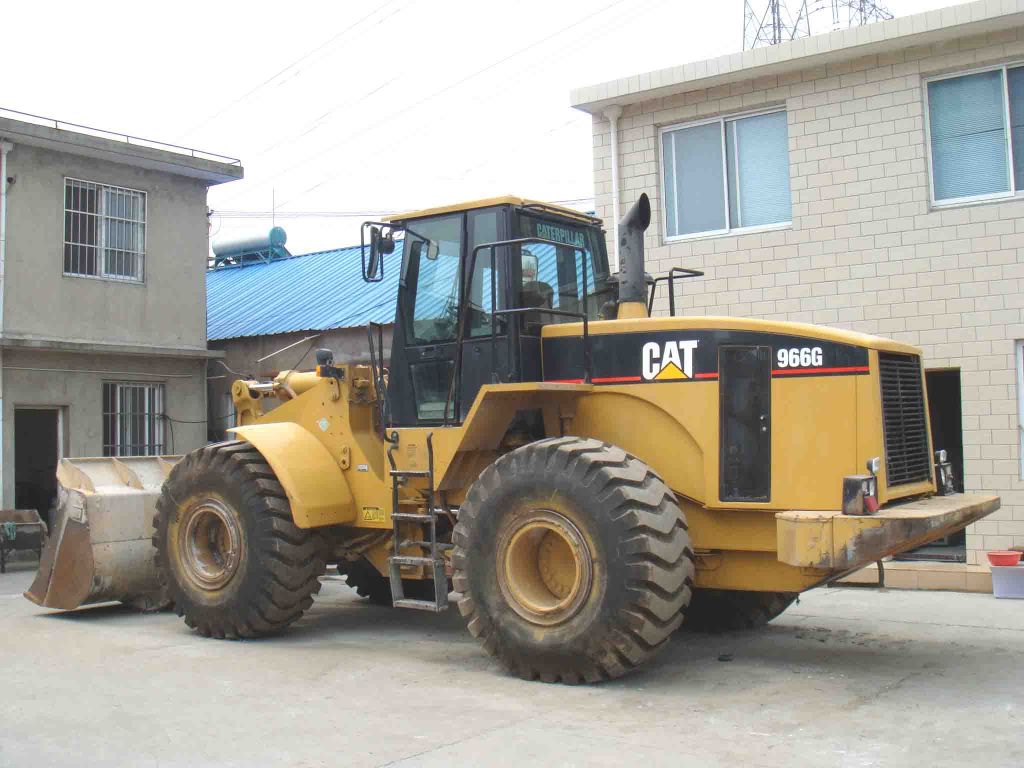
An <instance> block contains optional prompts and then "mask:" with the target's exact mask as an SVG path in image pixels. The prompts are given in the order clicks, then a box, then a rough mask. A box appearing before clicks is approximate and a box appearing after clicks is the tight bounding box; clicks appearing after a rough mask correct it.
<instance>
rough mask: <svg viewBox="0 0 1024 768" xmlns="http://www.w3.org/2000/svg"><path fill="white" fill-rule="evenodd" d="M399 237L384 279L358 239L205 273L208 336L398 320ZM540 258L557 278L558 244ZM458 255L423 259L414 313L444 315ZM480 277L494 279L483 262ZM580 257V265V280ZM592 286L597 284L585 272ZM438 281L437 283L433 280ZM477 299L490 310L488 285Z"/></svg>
mask: <svg viewBox="0 0 1024 768" xmlns="http://www.w3.org/2000/svg"><path fill="white" fill-rule="evenodd" d="M402 246H403V242H402V241H401V240H396V241H395V252H394V253H393V254H389V255H387V256H385V257H384V259H385V262H384V279H383V280H381V281H380V282H377V283H367V282H365V281H364V280H363V278H362V272H361V270H362V263H361V260H360V258H359V246H352V247H349V248H337V249H335V250H332V251H318V252H317V253H308V254H305V255H302V256H292V257H290V258H284V259H277V260H274V261H271V262H262V263H249V264H241V265H235V266H226V267H219V268H217V269H212V270H209V271H207V273H206V335H207V338H208V339H209V340H210V341H219V340H221V339H235V338H240V337H245V336H268V335H272V334H276V333H290V332H294V331H328V330H332V329H334V328H356V327H361V326H365V325H366V324H367V323H370V322H374V323H391V322H394V320H395V303H396V300H397V297H398V275H399V272H400V270H401V264H402ZM529 250H530V252H532V253H533V254H534V255H535V256H537V258H538V269H537V272H538V279H539V280H542V281H544V282H546V283H548V284H549V285H552V286H556V285H558V269H557V266H556V262H555V249H554V248H553V247H551V246H547V245H532V246H530V247H529ZM457 267H458V262H457V260H455V259H449V258H443V259H438V260H436V261H434V262H424V265H423V267H421V269H424V270H426V271H425V272H424V273H423V274H421V280H422V281H423V282H424V284H425V286H427V288H428V290H423V291H421V292H420V295H419V297H418V299H417V302H416V309H415V317H416V318H434V317H439V316H441V315H442V314H443V312H444V311H445V308H446V307H447V306H449V305H451V304H452V303H453V302H454V301H455V297H454V296H452V295H451V291H450V290H449V286H451V287H454V285H455V283H456V277H455V270H456V269H457ZM482 268H483V269H484V270H485V271H484V275H485V279H484V281H483V283H484V284H485V285H486V284H488V283H489V282H490V280H489V278H488V277H487V275H488V273H489V269H488V268H487V267H486V266H483V267H482ZM581 269H582V264H579V263H578V264H577V272H576V274H577V280H579V279H580V277H581V275H580V271H581ZM587 283H588V290H591V291H592V290H593V288H594V276H593V274H588V275H587ZM435 285H436V286H437V287H436V288H435V287H434V286H435ZM480 306H481V308H482V309H483V310H484V311H490V308H491V297H490V292H489V290H488V291H487V292H486V293H485V295H484V296H482V297H480Z"/></svg>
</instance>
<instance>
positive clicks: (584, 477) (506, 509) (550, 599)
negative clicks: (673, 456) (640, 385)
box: [452, 437, 693, 683]
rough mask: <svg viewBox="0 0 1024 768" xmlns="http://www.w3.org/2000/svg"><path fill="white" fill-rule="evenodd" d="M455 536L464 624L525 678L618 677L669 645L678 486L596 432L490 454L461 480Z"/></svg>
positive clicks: (679, 524) (682, 602)
mask: <svg viewBox="0 0 1024 768" xmlns="http://www.w3.org/2000/svg"><path fill="white" fill-rule="evenodd" d="M453 541H454V544H455V550H454V552H453V554H452V564H453V568H454V577H453V586H454V588H455V591H457V592H461V593H462V598H461V599H460V600H459V611H460V612H461V613H462V615H463V617H465V619H466V622H467V626H468V629H469V631H470V633H471V634H473V636H475V637H476V638H477V639H479V640H480V641H481V642H482V643H483V646H484V648H485V650H487V652H488V653H490V654H491V655H492V656H495V657H497V659H498V660H499V661H500V662H501V663H502V665H503V666H504V667H505V668H506V669H508V670H509V671H511V672H513V673H515V674H518V675H520V676H521V677H523V678H525V679H528V680H533V679H538V678H539V679H540V680H543V681H544V682H559V681H560V682H566V683H579V682H597V681H600V680H608V679H611V678H615V677H619V676H621V675H623V674H625V673H626V672H628V671H630V670H632V669H634V668H635V667H637V666H639V665H640V664H642V663H644V662H645V661H646V660H647V659H648V658H650V657H651V656H653V655H654V654H655V653H656V652H657V651H658V650H660V649H661V648H662V647H663V646H664V645H665V643H666V642H667V640H668V638H669V636H670V635H671V634H672V632H673V630H675V629H676V628H677V627H678V626H679V624H680V622H681V621H682V614H681V611H682V610H683V609H684V608H685V606H686V605H687V603H688V602H689V600H690V590H691V585H692V583H693V553H692V551H691V549H690V539H689V535H688V533H687V529H686V522H685V520H684V518H683V513H682V511H681V510H680V508H679V505H678V504H677V503H676V499H675V496H674V495H673V494H672V492H671V491H670V490H669V489H668V487H667V486H666V485H665V483H664V482H663V481H662V480H661V478H659V477H658V475H657V474H655V473H654V471H653V470H652V469H651V468H650V467H648V466H647V465H645V464H644V463H643V462H641V461H640V460H639V459H637V458H635V457H634V456H630V455H629V454H627V453H626V452H625V451H623V450H622V449H621V448H617V447H615V446H612V445H608V444H606V443H602V442H600V441H598V440H587V439H582V438H578V437H564V438H555V439H549V440H541V441H539V442H536V443H531V444H530V445H526V446H523V447H522V448H518V449H516V450H514V451H512V452H510V453H508V454H506V455H505V456H503V457H501V458H500V459H498V461H496V462H495V463H494V464H492V465H491V466H490V467H488V468H487V469H485V470H484V471H483V472H482V473H481V475H480V477H479V478H478V479H477V480H476V482H474V483H473V485H472V487H471V488H470V490H469V493H468V494H467V497H466V501H465V503H464V504H463V505H462V507H461V509H460V511H459V522H458V524H457V525H456V527H455V532H454V536H453Z"/></svg>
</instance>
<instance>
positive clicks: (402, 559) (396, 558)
mask: <svg viewBox="0 0 1024 768" xmlns="http://www.w3.org/2000/svg"><path fill="white" fill-rule="evenodd" d="M435 562H441V564H442V565H443V564H444V563H443V562H442V561H440V560H438V561H435V560H434V558H432V557H416V556H413V555H392V556H391V557H389V558H388V563H389V564H394V565H434V563H435Z"/></svg>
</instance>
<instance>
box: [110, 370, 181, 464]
mask: <svg viewBox="0 0 1024 768" xmlns="http://www.w3.org/2000/svg"><path fill="white" fill-rule="evenodd" d="M163 453H166V451H165V450H164V385H163V384H137V383H134V382H120V381H108V382H104V384H103V455H104V456H159V455H160V454H163Z"/></svg>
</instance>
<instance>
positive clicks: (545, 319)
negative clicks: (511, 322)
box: [518, 214, 609, 334]
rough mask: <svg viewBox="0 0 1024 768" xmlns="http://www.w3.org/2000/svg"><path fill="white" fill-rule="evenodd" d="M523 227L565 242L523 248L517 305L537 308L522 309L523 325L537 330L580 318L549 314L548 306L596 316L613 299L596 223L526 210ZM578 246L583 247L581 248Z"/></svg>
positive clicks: (532, 234) (590, 317)
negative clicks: (556, 218) (573, 221)
mask: <svg viewBox="0 0 1024 768" xmlns="http://www.w3.org/2000/svg"><path fill="white" fill-rule="evenodd" d="M520 231H521V232H522V234H521V236H522V237H537V238H541V239H544V240H553V241H555V242H558V243H565V245H564V246H555V245H548V244H545V243H533V244H528V245H525V246H523V247H522V248H521V250H520V258H519V266H520V269H519V274H520V285H519V296H518V301H519V306H521V307H537V310H538V311H537V312H530V313H526V314H524V315H523V324H524V327H523V330H524V331H526V332H527V333H530V334H537V333H539V332H540V326H542V325H545V324H550V323H575V322H579V318H574V317H565V316H563V315H552V314H547V313H545V312H544V310H545V309H558V310H561V311H563V312H579V313H581V314H585V315H586V316H587V319H588V320H597V319H598V318H599V315H600V311H601V306H602V305H603V304H604V303H605V302H606V301H608V299H609V296H608V295H607V291H608V289H607V276H608V275H607V267H606V265H605V264H604V263H603V259H601V254H602V251H601V250H600V243H599V240H598V238H599V236H600V233H599V232H598V231H597V230H596V229H595V228H594V227H584V226H580V225H574V224H570V223H568V222H564V221H552V220H549V219H544V218H541V217H537V216H530V215H525V214H524V215H522V216H521V217H520ZM571 246H576V247H571ZM578 248H583V249H584V250H583V251H582V252H581V251H580V250H578ZM584 259H585V260H586V284H585V285H584V275H583V272H584V269H583V266H584Z"/></svg>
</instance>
